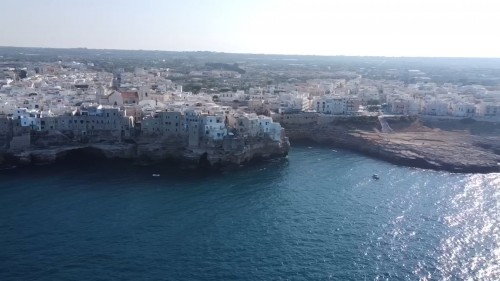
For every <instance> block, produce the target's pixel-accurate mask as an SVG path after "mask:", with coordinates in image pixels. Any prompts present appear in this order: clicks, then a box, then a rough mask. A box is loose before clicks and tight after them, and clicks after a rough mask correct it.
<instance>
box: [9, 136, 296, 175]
mask: <svg viewBox="0 0 500 281" xmlns="http://www.w3.org/2000/svg"><path fill="white" fill-rule="evenodd" d="M245 141H246V143H245V144H244V145H241V146H238V147H229V148H228V147H226V148H224V147H223V146H221V145H213V146H205V147H203V148H200V147H198V148H189V147H187V146H186V145H185V140H184V139H179V138H159V139H155V138H142V139H139V140H138V141H137V142H134V143H123V142H121V143H90V144H70V143H67V144H60V145H53V146H42V147H40V146H38V147H32V148H29V149H25V150H22V151H4V152H0V166H4V167H9V166H12V165H15V166H18V165H30V164H50V163H54V162H56V161H59V160H64V159H67V158H71V159H74V160H75V161H78V157H87V158H89V157H90V158H95V159H123V160H129V161H133V162H135V163H139V164H149V163H158V162H162V161H176V162H178V163H180V164H181V165H182V166H183V167H189V168H195V167H204V168H223V167H227V166H239V165H241V164H243V163H246V162H250V161H255V160H260V159H270V158H277V157H285V156H286V155H287V154H288V150H289V148H290V143H289V141H288V138H284V139H283V140H281V141H272V140H270V139H268V138H254V139H247V140H245Z"/></svg>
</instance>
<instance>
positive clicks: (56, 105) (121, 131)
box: [0, 65, 284, 150]
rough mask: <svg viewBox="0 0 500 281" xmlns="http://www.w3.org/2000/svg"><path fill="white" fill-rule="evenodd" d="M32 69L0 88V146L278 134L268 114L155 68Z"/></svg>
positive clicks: (216, 140)
mask: <svg viewBox="0 0 500 281" xmlns="http://www.w3.org/2000/svg"><path fill="white" fill-rule="evenodd" d="M5 72H7V73H8V70H7V71H4V73H5ZM37 72H39V73H35V72H34V71H28V77H27V78H24V79H16V77H14V74H13V75H12V76H13V77H12V78H9V79H6V83H4V84H3V85H2V87H1V90H0V141H3V142H2V144H3V145H4V147H7V148H9V149H14V150H16V149H18V150H20V149H24V148H27V147H29V146H30V145H33V144H34V143H39V144H43V145H50V144H54V145H56V144H60V143H65V142H66V143H68V142H69V143H71V142H73V141H78V142H116V141H135V140H138V139H167V138H168V139H172V140H179V141H184V142H185V143H186V145H187V146H188V147H190V148H197V147H205V146H212V147H214V146H221V145H222V144H223V143H231V141H232V142H233V143H237V142H243V143H244V142H245V141H247V140H251V139H252V140H259V139H261V140H262V139H266V140H269V141H276V142H280V141H282V139H283V138H284V134H283V128H282V127H281V126H280V124H279V123H276V122H273V120H272V119H271V117H268V116H263V115H257V114H255V113H252V112H248V111H244V110H241V109H238V108H236V109H235V108H233V107H230V106H224V105H222V104H217V103H215V102H214V101H213V98H212V97H210V96H208V95H203V94H200V95H194V94H192V93H186V92H183V91H182V87H181V86H178V85H175V84H174V83H172V82H171V81H170V80H169V79H167V75H168V74H167V73H162V72H160V71H155V72H153V71H148V72H146V71H145V70H144V69H138V70H136V71H135V73H126V72H123V71H118V72H117V73H114V74H109V73H99V72H98V73H96V72H91V71H86V70H82V69H72V68H71V67H67V68H64V67H60V66H58V65H48V66H45V67H44V68H43V70H39V71H37ZM221 98H222V99H223V97H221ZM37 140H38V142H37ZM236 140H237V141H236ZM228 141H229V142H228Z"/></svg>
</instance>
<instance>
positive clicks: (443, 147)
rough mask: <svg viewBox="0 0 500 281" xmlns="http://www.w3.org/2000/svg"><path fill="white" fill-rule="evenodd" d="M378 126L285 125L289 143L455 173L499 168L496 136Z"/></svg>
mask: <svg viewBox="0 0 500 281" xmlns="http://www.w3.org/2000/svg"><path fill="white" fill-rule="evenodd" d="M396 127H397V126H396ZM379 128H380V127H377V126H374V127H373V128H370V127H367V126H366V125H363V126H356V125H353V124H348V123H338V122H334V123H330V124H322V125H319V124H305V125H304V124H302V125H285V129H286V131H287V136H288V137H289V138H290V140H291V142H292V144H293V143H294V142H295V141H312V142H315V143H319V144H327V145H331V146H334V147H337V148H344V149H348V150H351V151H354V152H359V153H362V154H364V155H367V156H370V157H374V158H378V159H382V160H385V161H387V162H390V163H393V164H397V165H402V166H409V167H416V168H425V169H432V170H440V171H449V172H454V173H492V172H500V137H498V136H477V135H472V134H470V133H469V132H466V131H445V130H440V129H437V128H428V127H425V126H422V125H421V124H418V125H417V126H415V125H411V126H407V127H406V128H402V129H398V130H393V131H391V132H390V133H382V132H381V131H380V130H379Z"/></svg>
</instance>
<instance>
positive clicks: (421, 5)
mask: <svg viewBox="0 0 500 281" xmlns="http://www.w3.org/2000/svg"><path fill="white" fill-rule="evenodd" d="M0 4H1V5H0V7H2V8H1V10H0V26H2V28H1V29H0V46H32V47H35V46H36V47H87V48H106V49H144V50H172V51H188V50H195V51H220V52H238V53H241V52H245V53H274V54H315V55H383V56H465V57H470V56H472V57H500V28H499V27H500V18H499V16H500V1H498V0H305V1H299V0H245V1H243V0H205V1H202V0H176V1H174V0H164V1H162V0H137V1H132V0H86V1H81V0H59V1H58V0H21V1H14V0H0Z"/></svg>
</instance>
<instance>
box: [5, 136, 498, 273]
mask: <svg viewBox="0 0 500 281" xmlns="http://www.w3.org/2000/svg"><path fill="white" fill-rule="evenodd" d="M154 173H159V174H161V176H160V177H152V174H154ZM374 173H376V174H378V175H379V176H380V179H379V180H375V179H373V178H372V174H374ZM499 202H500V174H450V173H446V172H436V171H429V170H421V169H413V168H406V167H398V166H394V165H391V164H387V163H384V162H381V161H378V160H374V159H371V158H366V157H364V156H360V155H357V154H353V153H350V152H347V151H343V150H332V149H329V148H326V147H306V146H303V147H294V148H292V149H291V151H290V155H289V156H288V158H287V159H283V160H277V161H270V162H267V163H263V164H259V165H251V166H247V167H243V168H241V169H238V170H235V171H227V172H222V173H220V172H200V171H183V170H179V169H178V168H175V167H172V166H168V165H163V166H155V167H143V166H134V165H130V164H123V163H111V162H107V163H80V165H52V166H41V167H30V168H25V169H24V168H23V169H17V170H9V171H0V280H110V279H113V280H115V279H116V280H492V281H493V280H500V203H499Z"/></svg>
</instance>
